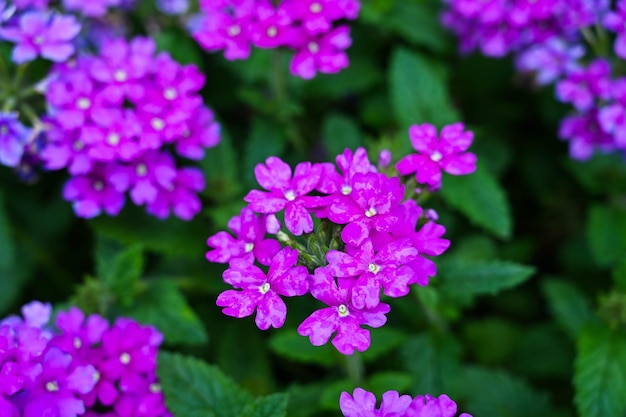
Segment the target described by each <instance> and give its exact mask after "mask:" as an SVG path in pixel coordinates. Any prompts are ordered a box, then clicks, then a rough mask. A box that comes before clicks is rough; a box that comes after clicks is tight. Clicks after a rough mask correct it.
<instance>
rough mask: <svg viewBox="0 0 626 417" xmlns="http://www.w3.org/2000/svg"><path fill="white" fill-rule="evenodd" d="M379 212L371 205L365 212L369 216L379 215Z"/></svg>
mask: <svg viewBox="0 0 626 417" xmlns="http://www.w3.org/2000/svg"><path fill="white" fill-rule="evenodd" d="M377 214H378V212H377V211H376V209H375V208H374V207H370V208H369V209H367V211H366V212H365V215H366V216H367V217H374V216H375V215H377Z"/></svg>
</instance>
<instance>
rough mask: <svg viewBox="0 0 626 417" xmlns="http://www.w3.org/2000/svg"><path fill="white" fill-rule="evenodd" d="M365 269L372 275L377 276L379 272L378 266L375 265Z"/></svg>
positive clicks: (372, 264)
mask: <svg viewBox="0 0 626 417" xmlns="http://www.w3.org/2000/svg"><path fill="white" fill-rule="evenodd" d="M367 269H368V270H369V271H370V272H371V273H372V274H378V272H380V266H379V265H376V264H375V263H371V264H369V265H368V266H367Z"/></svg>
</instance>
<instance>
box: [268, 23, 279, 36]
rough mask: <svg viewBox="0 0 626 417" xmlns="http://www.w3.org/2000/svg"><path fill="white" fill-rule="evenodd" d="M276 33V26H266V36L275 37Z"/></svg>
mask: <svg viewBox="0 0 626 417" xmlns="http://www.w3.org/2000/svg"><path fill="white" fill-rule="evenodd" d="M276 35H278V29H277V28H276V26H270V27H269V28H267V36H269V37H270V38H274V37H276Z"/></svg>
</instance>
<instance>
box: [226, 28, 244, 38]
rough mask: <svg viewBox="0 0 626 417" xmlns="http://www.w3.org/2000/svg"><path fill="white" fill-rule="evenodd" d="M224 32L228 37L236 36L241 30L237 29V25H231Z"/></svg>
mask: <svg viewBox="0 0 626 417" xmlns="http://www.w3.org/2000/svg"><path fill="white" fill-rule="evenodd" d="M226 32H227V33H228V36H231V37H232V36H237V35H239V34H240V33H241V28H240V27H239V25H232V26H229V27H228V29H226Z"/></svg>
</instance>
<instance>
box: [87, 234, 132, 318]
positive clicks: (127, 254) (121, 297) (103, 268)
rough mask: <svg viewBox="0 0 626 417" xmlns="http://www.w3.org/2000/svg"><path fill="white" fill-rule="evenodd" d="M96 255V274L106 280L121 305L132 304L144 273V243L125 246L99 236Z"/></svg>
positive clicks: (105, 282)
mask: <svg viewBox="0 0 626 417" xmlns="http://www.w3.org/2000/svg"><path fill="white" fill-rule="evenodd" d="M94 257H95V263H96V276H97V277H98V278H100V279H101V280H102V281H103V282H104V284H105V285H106V286H107V288H108V289H109V291H110V292H111V294H112V295H113V296H114V297H115V300H116V301H117V303H118V304H119V305H121V306H128V305H130V304H131V303H132V301H133V298H134V297H135V294H136V292H137V283H138V282H139V279H140V278H141V274H142V273H143V261H144V258H143V247H142V245H140V244H135V245H132V246H129V247H126V248H125V247H123V246H121V245H120V244H119V243H118V242H116V241H112V240H110V239H106V238H103V237H99V238H98V240H97V243H96V249H95V256H94Z"/></svg>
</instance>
